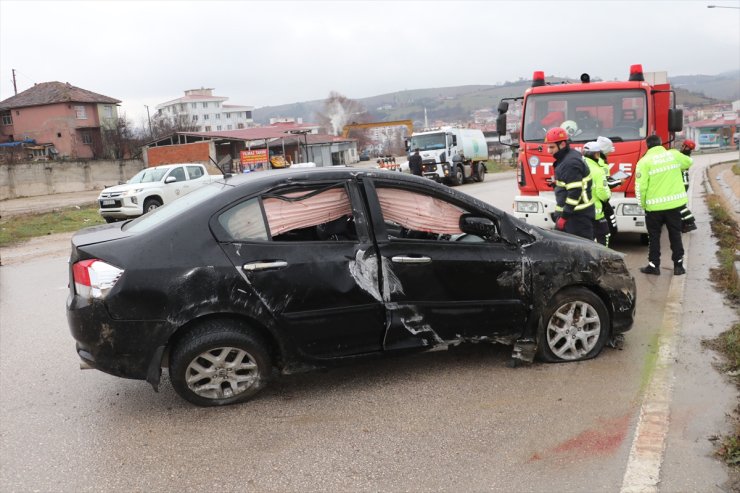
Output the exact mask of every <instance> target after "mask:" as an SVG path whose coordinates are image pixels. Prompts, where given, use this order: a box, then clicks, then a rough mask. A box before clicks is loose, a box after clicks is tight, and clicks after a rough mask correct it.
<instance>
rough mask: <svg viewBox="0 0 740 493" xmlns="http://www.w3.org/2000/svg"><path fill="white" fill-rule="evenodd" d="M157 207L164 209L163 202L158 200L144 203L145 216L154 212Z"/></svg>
mask: <svg viewBox="0 0 740 493" xmlns="http://www.w3.org/2000/svg"><path fill="white" fill-rule="evenodd" d="M157 207H162V202H160V201H159V200H157V199H146V200H145V201H144V214H146V213H147V212H152V211H153V210H154V209H156V208H157Z"/></svg>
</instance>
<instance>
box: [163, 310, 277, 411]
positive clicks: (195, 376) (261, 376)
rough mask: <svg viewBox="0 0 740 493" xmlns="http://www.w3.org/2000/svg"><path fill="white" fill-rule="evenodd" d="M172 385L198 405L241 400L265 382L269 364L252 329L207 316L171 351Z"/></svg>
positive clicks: (256, 390)
mask: <svg viewBox="0 0 740 493" xmlns="http://www.w3.org/2000/svg"><path fill="white" fill-rule="evenodd" d="M169 371H170V379H171V381H172V386H173V387H174V388H175V391H177V393H178V394H180V396H181V397H183V398H184V399H186V400H188V401H190V402H192V403H193V404H196V405H198V406H224V405H227V404H234V403H237V402H243V401H246V400H248V399H249V398H251V397H252V396H254V395H255V394H256V393H257V392H259V391H260V390H261V389H262V388H263V387H264V386H265V384H266V383H267V381H268V379H269V376H270V372H271V371H272V364H271V361H270V355H269V352H268V351H267V348H266V345H265V343H264V342H262V339H261V338H260V337H259V336H258V335H257V334H255V333H253V332H250V331H248V330H245V329H243V328H242V327H240V326H239V325H238V324H237V323H235V322H233V321H230V320H208V321H206V322H202V323H201V324H199V325H198V326H197V327H196V328H194V329H193V330H191V331H189V332H188V333H187V334H186V335H185V336H183V338H182V339H180V340H179V341H178V342H177V344H176V345H175V347H174V348H173V349H172V352H171V353H170V370H169Z"/></svg>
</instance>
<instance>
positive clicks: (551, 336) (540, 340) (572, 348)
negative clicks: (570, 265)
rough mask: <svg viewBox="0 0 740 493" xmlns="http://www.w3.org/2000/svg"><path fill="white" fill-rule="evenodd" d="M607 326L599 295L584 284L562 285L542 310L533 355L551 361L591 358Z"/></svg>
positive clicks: (606, 335)
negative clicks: (584, 286) (575, 286)
mask: <svg viewBox="0 0 740 493" xmlns="http://www.w3.org/2000/svg"><path fill="white" fill-rule="evenodd" d="M583 312H585V313H586V317H585V319H584V317H583ZM610 326H611V324H610V321H609V312H608V311H607V309H606V306H604V302H603V301H601V298H599V297H598V296H597V295H596V294H594V293H593V292H592V291H590V290H588V289H585V288H568V289H565V290H563V291H561V292H559V293H557V294H556V295H555V296H553V298H552V300H550V303H548V305H547V307H546V308H545V311H544V313H543V314H542V318H541V320H540V326H539V330H538V334H537V355H538V356H539V357H540V359H542V360H543V361H548V362H551V363H556V362H563V361H581V360H586V359H590V358H593V357H595V356H596V355H598V354H599V353H600V352H601V350H602V349H603V348H604V345H605V344H606V342H607V340H608V339H609V332H610Z"/></svg>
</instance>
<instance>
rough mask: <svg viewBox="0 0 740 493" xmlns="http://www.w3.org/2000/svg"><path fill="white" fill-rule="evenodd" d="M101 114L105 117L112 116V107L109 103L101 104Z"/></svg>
mask: <svg viewBox="0 0 740 493" xmlns="http://www.w3.org/2000/svg"><path fill="white" fill-rule="evenodd" d="M103 116H104V117H105V118H113V107H112V106H111V105H108V104H106V105H105V106H103Z"/></svg>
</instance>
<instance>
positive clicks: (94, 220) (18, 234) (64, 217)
mask: <svg viewBox="0 0 740 493" xmlns="http://www.w3.org/2000/svg"><path fill="white" fill-rule="evenodd" d="M104 223H105V220H104V219H103V218H102V217H101V216H100V214H98V208H97V206H90V207H71V208H65V209H60V210H58V211H53V212H45V213H42V214H23V215H18V216H11V217H9V218H8V219H2V220H0V247H5V246H9V245H14V244H16V243H20V242H22V241H26V240H28V239H30V238H35V237H37V236H46V235H50V234H54V233H67V232H70V231H77V230H79V229H82V228H86V227H88V226H94V225H96V224H104Z"/></svg>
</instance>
